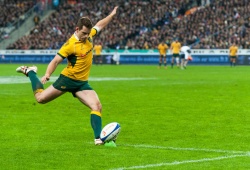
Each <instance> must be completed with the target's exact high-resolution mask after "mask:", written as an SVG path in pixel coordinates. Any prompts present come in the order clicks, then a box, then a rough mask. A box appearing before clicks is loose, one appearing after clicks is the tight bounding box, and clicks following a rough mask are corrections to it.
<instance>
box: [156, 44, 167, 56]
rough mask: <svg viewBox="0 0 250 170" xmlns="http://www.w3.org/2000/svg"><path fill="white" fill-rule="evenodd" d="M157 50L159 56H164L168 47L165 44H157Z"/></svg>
mask: <svg viewBox="0 0 250 170" xmlns="http://www.w3.org/2000/svg"><path fill="white" fill-rule="evenodd" d="M158 50H159V53H160V55H166V53H167V50H168V45H167V44H159V45H158Z"/></svg>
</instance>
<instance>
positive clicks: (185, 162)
mask: <svg viewBox="0 0 250 170" xmlns="http://www.w3.org/2000/svg"><path fill="white" fill-rule="evenodd" d="M244 156H249V153H248V154H241V155H230V156H220V157H215V158H203V159H197V160H185V161H174V162H163V163H158V164H147V165H138V166H131V167H120V168H114V169H110V170H126V169H145V168H154V167H160V166H171V165H180V164H188V163H199V162H208V161H217V160H222V159H230V158H236V157H244Z"/></svg>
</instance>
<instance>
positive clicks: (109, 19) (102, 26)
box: [95, 6, 118, 30]
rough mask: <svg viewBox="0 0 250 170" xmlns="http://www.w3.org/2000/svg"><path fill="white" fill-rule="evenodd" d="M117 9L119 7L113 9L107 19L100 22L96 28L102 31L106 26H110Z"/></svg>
mask: <svg viewBox="0 0 250 170" xmlns="http://www.w3.org/2000/svg"><path fill="white" fill-rule="evenodd" d="M117 8H118V6H116V7H115V8H114V9H113V11H112V12H111V13H110V14H109V15H108V16H107V17H105V18H103V19H102V20H100V21H98V22H97V23H96V25H95V26H96V27H98V28H99V29H100V30H102V29H103V28H104V27H105V26H106V25H108V24H109V23H110V21H111V20H112V18H113V16H114V15H115V14H116V11H117Z"/></svg>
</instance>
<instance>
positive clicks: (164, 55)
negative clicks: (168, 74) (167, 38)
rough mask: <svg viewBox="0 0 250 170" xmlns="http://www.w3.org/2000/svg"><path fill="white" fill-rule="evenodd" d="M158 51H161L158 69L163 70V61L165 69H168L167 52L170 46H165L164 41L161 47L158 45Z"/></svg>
mask: <svg viewBox="0 0 250 170" xmlns="http://www.w3.org/2000/svg"><path fill="white" fill-rule="evenodd" d="M158 50H159V53H160V55H159V66H158V68H159V69H160V68H161V64H162V61H163V63H164V68H165V69H166V68H167V50H168V45H167V44H165V42H164V41H162V42H161V43H160V44H159V45H158Z"/></svg>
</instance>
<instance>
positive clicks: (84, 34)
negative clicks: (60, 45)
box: [76, 26, 90, 42]
mask: <svg viewBox="0 0 250 170" xmlns="http://www.w3.org/2000/svg"><path fill="white" fill-rule="evenodd" d="M89 34H90V29H88V28H86V27H85V26H83V27H82V29H79V27H76V35H77V37H78V38H79V40H80V41H82V42H86V40H87V38H88V37H89Z"/></svg>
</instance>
